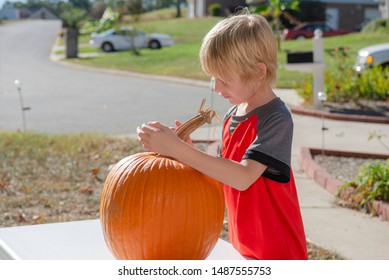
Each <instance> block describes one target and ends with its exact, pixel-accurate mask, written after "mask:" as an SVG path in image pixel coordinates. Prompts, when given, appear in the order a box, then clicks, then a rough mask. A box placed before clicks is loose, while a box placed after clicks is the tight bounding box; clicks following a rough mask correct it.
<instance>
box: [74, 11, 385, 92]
mask: <svg viewBox="0 0 389 280" xmlns="http://www.w3.org/2000/svg"><path fill="white" fill-rule="evenodd" d="M220 19H221V18H218V17H205V18H195V19H188V18H172V19H164V20H154V21H143V22H142V21H141V22H137V23H131V25H134V26H135V27H137V28H138V29H140V30H143V31H146V32H155V33H167V34H170V35H171V36H172V37H173V38H174V40H175V45H174V46H171V47H168V48H163V49H160V50H149V49H144V50H141V51H140V52H141V55H140V56H134V55H133V54H132V53H131V52H130V51H124V52H116V53H111V54H108V55H106V56H99V57H93V58H85V59H81V58H79V59H74V60H73V62H74V63H77V64H82V65H87V66H92V67H101V68H110V69H120V70H126V71H133V72H140V73H149V74H154V75H167V76H176V77H184V78H192V79H201V80H207V79H209V77H207V76H206V75H205V74H204V73H202V70H201V67H200V64H199V58H198V52H199V49H200V45H201V41H202V38H203V37H204V35H205V34H206V33H207V32H208V31H209V30H210V29H211V28H212V26H214V25H215V23H217V22H218V21H219V20H220ZM88 39H89V37H88V36H82V37H80V43H84V44H85V43H86V42H87V41H88ZM382 42H387V35H385V34H362V33H352V34H348V35H344V36H336V37H328V38H325V39H324V48H325V50H326V52H325V58H324V59H325V63H326V64H327V69H331V65H333V64H334V56H333V55H332V54H331V52H330V50H332V49H336V48H339V47H347V48H348V51H347V53H348V56H349V58H348V59H349V60H350V61H351V60H353V59H354V58H355V56H356V53H357V50H358V49H360V48H362V47H365V46H368V45H371V44H378V43H382ZM288 50H312V40H311V39H307V40H294V41H283V42H282V43H281V51H280V52H279V70H278V82H277V87H280V88H301V87H302V85H303V83H304V81H305V80H306V79H308V78H309V77H310V75H309V74H304V73H299V72H291V71H286V70H285V69H284V67H283V65H284V64H285V63H286V52H287V51H288ZM91 51H94V50H93V49H92V48H88V47H81V48H80V52H81V53H82V52H91ZM327 71H329V70H327Z"/></svg>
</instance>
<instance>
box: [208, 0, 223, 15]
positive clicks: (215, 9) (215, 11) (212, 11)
mask: <svg viewBox="0 0 389 280" xmlns="http://www.w3.org/2000/svg"><path fill="white" fill-rule="evenodd" d="M208 14H209V15H210V16H213V17H220V16H221V15H222V6H221V5H220V4H219V3H213V4H211V5H209V6H208Z"/></svg>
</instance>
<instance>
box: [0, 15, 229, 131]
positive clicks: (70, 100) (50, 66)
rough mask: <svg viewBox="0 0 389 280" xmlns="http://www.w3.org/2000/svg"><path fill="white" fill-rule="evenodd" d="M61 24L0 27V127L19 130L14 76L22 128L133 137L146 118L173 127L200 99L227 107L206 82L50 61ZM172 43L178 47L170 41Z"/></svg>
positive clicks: (222, 108) (193, 110)
mask: <svg viewBox="0 0 389 280" xmlns="http://www.w3.org/2000/svg"><path fill="white" fill-rule="evenodd" d="M60 27H61V24H60V21H49V20H48V21H43V20H33V21H18V22H13V23H7V24H5V25H0V129H8V130H17V129H22V128H23V126H22V114H21V110H20V103H19V97H18V93H17V88H16V86H15V84H14V81H15V79H19V80H20V81H21V82H22V95H23V98H24V103H25V106H28V107H31V110H30V111H26V112H25V113H26V123H27V130H34V131H38V132H44V133H73V132H99V133H107V134H114V135H120V134H133V133H135V129H136V127H137V126H138V125H139V124H141V123H143V122H147V121H150V120H159V121H162V122H164V123H165V124H168V125H174V120H176V119H178V120H186V119H188V118H190V117H191V116H192V115H193V114H195V113H196V110H197V109H198V107H199V106H200V103H201V100H202V98H206V99H207V107H209V106H211V101H213V107H214V109H215V110H216V111H217V112H218V114H219V115H220V116H223V114H224V112H225V111H226V110H227V108H228V107H229V105H228V104H227V102H225V100H223V99H222V98H220V97H219V96H216V95H214V97H212V93H211V91H210V89H209V88H208V83H199V82H194V81H193V82H192V81H187V80H177V79H174V80H170V79H163V78H155V77H151V78H150V77H148V76H146V75H145V76H142V75H137V74H129V73H119V72H112V71H111V72H107V71H102V70H94V69H87V68H80V67H72V66H69V65H63V64H59V63H55V62H53V61H51V60H50V59H49V56H50V52H51V49H52V47H53V44H54V42H55V39H56V36H57V33H58V32H59V30H60ZM173 47H176V48H178V47H179V46H178V45H176V46H173Z"/></svg>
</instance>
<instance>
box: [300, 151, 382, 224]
mask: <svg viewBox="0 0 389 280" xmlns="http://www.w3.org/2000/svg"><path fill="white" fill-rule="evenodd" d="M320 153H322V150H321V149H315V148H307V147H302V148H301V149H300V155H299V162H300V165H301V168H302V169H303V170H304V172H305V173H306V174H307V175H308V177H309V178H311V179H313V180H314V181H315V182H316V183H317V184H318V185H319V186H321V187H322V188H324V189H325V190H327V191H328V192H330V193H331V194H332V195H334V196H338V195H339V196H340V198H347V197H348V195H349V193H350V190H347V189H345V190H343V191H342V192H341V193H339V188H340V187H341V186H342V185H344V184H345V182H343V181H341V180H338V179H336V178H334V177H333V176H332V175H331V174H329V173H328V172H327V171H325V170H324V169H323V168H321V166H320V165H319V164H317V163H316V162H315V160H314V159H313V156H314V155H317V154H320ZM324 153H325V154H326V155H332V156H346V157H347V156H348V157H361V158H377V159H387V158H389V155H384V154H372V153H360V152H345V151H340V150H324ZM369 208H370V210H371V208H373V209H374V212H375V213H376V214H377V216H379V217H380V218H381V220H382V221H389V203H387V202H382V201H377V200H374V201H373V203H372V206H370V207H369Z"/></svg>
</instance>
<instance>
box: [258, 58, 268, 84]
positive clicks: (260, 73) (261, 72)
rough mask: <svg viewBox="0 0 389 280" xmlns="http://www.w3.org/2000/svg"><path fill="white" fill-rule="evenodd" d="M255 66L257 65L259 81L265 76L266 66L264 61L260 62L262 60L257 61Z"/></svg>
mask: <svg viewBox="0 0 389 280" xmlns="http://www.w3.org/2000/svg"><path fill="white" fill-rule="evenodd" d="M257 67H258V78H259V80H260V81H262V80H264V79H265V77H266V73H267V67H266V65H265V63H262V62H259V63H258V64H257Z"/></svg>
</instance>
